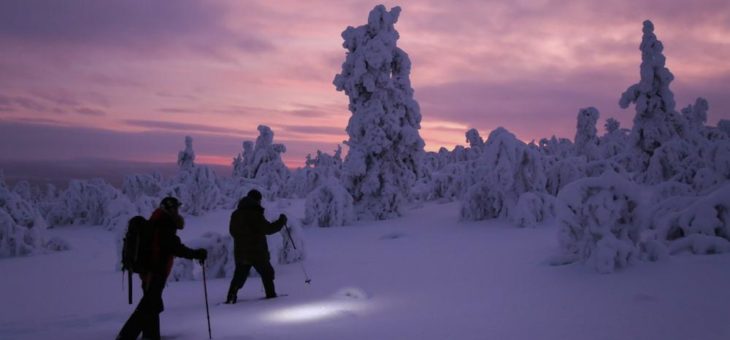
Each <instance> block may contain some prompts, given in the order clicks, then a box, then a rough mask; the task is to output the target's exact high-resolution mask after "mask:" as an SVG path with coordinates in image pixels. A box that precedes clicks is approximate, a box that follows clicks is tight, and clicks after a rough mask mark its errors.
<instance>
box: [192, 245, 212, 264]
mask: <svg viewBox="0 0 730 340" xmlns="http://www.w3.org/2000/svg"><path fill="white" fill-rule="evenodd" d="M193 258H194V259H196V260H198V261H200V262H203V261H205V259H207V258H208V251H207V250H205V249H203V248H199V249H195V254H193Z"/></svg>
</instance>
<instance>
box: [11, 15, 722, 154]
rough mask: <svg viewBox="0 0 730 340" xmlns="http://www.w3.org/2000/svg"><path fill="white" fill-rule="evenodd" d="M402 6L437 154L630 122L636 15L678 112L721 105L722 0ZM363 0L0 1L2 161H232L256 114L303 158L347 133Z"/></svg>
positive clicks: (416, 83) (716, 112) (427, 130)
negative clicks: (347, 87)
mask: <svg viewBox="0 0 730 340" xmlns="http://www.w3.org/2000/svg"><path fill="white" fill-rule="evenodd" d="M384 4H385V5H386V7H388V8H390V7H392V6H396V5H397V6H401V7H402V9H403V12H402V14H401V16H400V19H399V21H398V23H397V24H396V29H397V30H398V31H399V33H400V40H399V47H400V48H402V49H403V50H405V51H406V52H407V53H408V54H409V56H410V58H411V60H412V62H413V69H412V73H411V82H412V86H413V88H414V89H415V91H416V92H415V98H416V100H417V101H418V102H419V104H420V107H421V114H422V116H423V121H422V129H421V136H422V137H423V138H424V139H425V141H426V149H427V150H429V151H436V150H438V149H439V148H440V147H442V146H444V147H447V148H449V149H451V148H453V147H454V146H455V145H458V144H462V145H463V144H465V142H464V133H465V132H466V130H468V129H469V128H477V129H478V130H479V131H480V133H481V135H482V137H484V138H485V139H486V136H487V135H488V134H489V132H490V131H491V130H492V129H494V128H496V127H498V126H504V127H506V128H507V129H509V130H510V131H512V132H514V133H515V134H516V135H517V136H518V137H519V138H520V139H522V140H525V141H530V140H533V139H539V138H542V137H550V136H552V135H557V136H560V137H567V138H571V139H572V138H573V135H574V133H575V117H576V115H577V112H578V110H579V109H580V108H583V107H587V106H595V107H596V108H598V110H599V111H600V113H601V119H600V120H599V124H600V125H601V126H600V127H599V133H602V132H603V129H602V125H603V122H604V121H605V119H606V118H609V117H615V118H617V119H618V120H619V121H620V122H621V123H622V126H624V127H628V126H630V125H631V119H632V117H633V109H627V110H621V109H620V108H619V107H618V104H617V102H618V98H619V97H620V95H621V93H622V92H623V91H624V90H625V89H626V87H628V86H629V85H631V84H633V83H635V82H636V81H637V80H638V79H639V74H638V68H639V63H640V60H641V59H640V58H641V56H640V52H639V50H638V46H639V42H640V40H641V24H642V21H643V20H645V19H651V20H652V21H653V22H654V24H655V26H656V33H657V36H658V37H659V39H660V40H661V41H663V43H664V46H665V50H664V51H665V54H666V55H667V67H668V68H669V69H670V70H671V71H672V73H674V75H675V81H674V82H673V83H672V87H671V89H672V90H673V91H674V93H675V96H676V98H677V107H678V108H682V107H684V106H686V105H688V104H691V103H693V102H694V99H695V98H696V97H698V96H702V97H705V98H707V99H708V101H709V103H710V112H709V117H708V123H709V124H713V125H714V124H716V123H717V121H718V120H719V119H728V118H730V99H729V98H730V96H728V88H729V87H728V85H727V84H730V63H728V62H727V61H726V58H727V56H728V55H730V40H728V37H730V21H729V20H728V18H729V17H730V4H729V3H728V2H727V1H702V2H691V3H690V2H686V1H661V2H659V1H641V2H636V1H628V0H627V1H612V2H610V3H608V2H587V1H582V2H563V1H548V0H544V1H516V2H500V1H461V2H458V5H457V4H456V3H449V2H443V1H399V2H393V1H386V2H384ZM374 5H375V3H372V2H368V1H338V2H330V1H306V2H301V1H275V2H270V1H199V0H182V1H174V2H163V1H141V0H134V1H117V2H113V3H109V2H98V1H92V0H70V1H40V0H11V1H4V2H2V4H0V42H1V44H2V52H1V53H0V86H1V87H0V88H1V89H0V160H2V161H13V160H37V159H44V160H54V159H59V160H60V159H71V158H77V157H78V158H109V159H122V160H136V161H155V162H173V161H174V160H175V157H176V155H177V151H178V150H181V149H182V148H183V138H184V136H185V135H190V136H193V138H194V139H195V144H194V145H195V150H196V154H197V155H198V158H197V161H198V162H203V163H213V164H222V165H228V164H230V162H231V159H232V158H233V157H234V156H235V155H236V154H237V153H238V152H240V151H241V143H242V142H243V141H244V140H254V139H255V138H256V136H257V130H256V127H257V126H258V125H259V124H264V125H268V126H270V127H271V128H272V129H273V131H274V133H275V140H274V141H275V142H276V143H283V144H285V145H286V147H287V152H286V153H285V154H284V156H283V157H284V160H285V162H286V163H287V165H289V166H291V167H296V166H301V165H302V164H303V162H304V157H305V156H306V155H307V154H308V153H316V151H317V150H318V149H319V150H322V151H325V152H330V153H331V152H332V151H333V150H335V149H336V147H337V144H339V143H341V142H342V141H343V140H346V139H347V134H346V132H345V127H346V126H347V122H348V119H349V117H350V112H349V111H348V109H347V104H348V99H347V97H346V96H345V95H344V94H343V93H340V92H337V91H336V90H335V87H334V86H333V85H332V79H333V78H334V75H335V74H337V73H338V72H340V65H341V63H342V62H343V61H344V58H345V50H344V49H343V48H342V46H341V45H342V38H341V37H340V33H341V32H342V31H343V30H344V29H345V28H346V27H347V26H358V25H362V24H364V23H366V22H367V14H368V12H369V11H370V10H371V9H372V7H373V6H374Z"/></svg>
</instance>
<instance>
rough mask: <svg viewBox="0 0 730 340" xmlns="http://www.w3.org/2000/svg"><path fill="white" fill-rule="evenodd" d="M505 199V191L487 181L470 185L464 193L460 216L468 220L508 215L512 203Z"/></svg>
mask: <svg viewBox="0 0 730 340" xmlns="http://www.w3.org/2000/svg"><path fill="white" fill-rule="evenodd" d="M509 198H511V197H509ZM505 201H506V198H505V192H504V191H501V190H499V189H498V188H493V187H490V186H489V184H487V183H485V182H484V183H477V184H474V185H472V186H471V187H469V189H468V190H467V192H466V194H464V199H463V200H462V202H461V208H460V210H459V216H460V218H461V219H462V220H466V221H479V220H485V219H491V218H497V217H506V216H507V214H508V209H509V208H510V203H509V202H505Z"/></svg>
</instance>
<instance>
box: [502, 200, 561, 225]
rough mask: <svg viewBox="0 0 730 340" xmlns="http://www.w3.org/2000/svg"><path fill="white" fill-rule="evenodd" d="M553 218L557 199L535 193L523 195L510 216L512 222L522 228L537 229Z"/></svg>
mask: <svg viewBox="0 0 730 340" xmlns="http://www.w3.org/2000/svg"><path fill="white" fill-rule="evenodd" d="M553 217H555V197H553V196H551V195H548V194H544V193H533V192H525V193H523V194H521V195H520V198H519V199H517V204H516V205H515V208H514V209H513V212H512V213H511V214H510V216H509V218H510V221H512V223H514V224H515V225H517V226H520V227H535V226H537V225H539V224H541V223H543V222H545V221H546V220H549V219H552V218H553Z"/></svg>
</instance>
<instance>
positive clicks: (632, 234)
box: [557, 172, 642, 273]
mask: <svg viewBox="0 0 730 340" xmlns="http://www.w3.org/2000/svg"><path fill="white" fill-rule="evenodd" d="M640 203H641V198H640V194H639V191H638V190H637V188H636V184H635V183H632V182H630V181H628V180H627V179H625V178H624V177H622V176H619V175H617V174H615V173H612V172H606V173H604V174H603V175H601V176H599V177H588V178H583V179H580V180H577V181H575V182H573V183H570V184H568V185H567V186H566V187H565V188H563V190H561V191H560V193H559V194H558V201H557V205H558V206H557V221H558V223H559V225H560V233H559V242H560V247H561V249H562V251H563V252H564V254H565V256H566V257H567V259H568V262H574V261H582V262H586V263H588V264H589V265H590V266H592V267H594V268H595V269H596V270H597V271H599V272H601V273H610V272H613V271H614V270H615V269H619V268H623V267H625V266H627V265H629V264H630V263H632V262H633V261H635V260H636V259H638V258H639V254H640V252H639V249H640V236H641V225H642V224H641V220H640V209H641V207H640Z"/></svg>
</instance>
